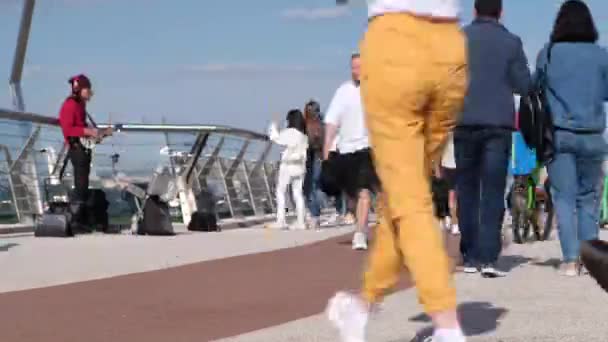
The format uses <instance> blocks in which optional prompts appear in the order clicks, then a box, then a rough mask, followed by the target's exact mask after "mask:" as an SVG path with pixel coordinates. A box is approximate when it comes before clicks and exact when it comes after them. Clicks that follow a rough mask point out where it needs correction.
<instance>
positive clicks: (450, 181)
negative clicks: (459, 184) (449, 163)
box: [441, 167, 456, 190]
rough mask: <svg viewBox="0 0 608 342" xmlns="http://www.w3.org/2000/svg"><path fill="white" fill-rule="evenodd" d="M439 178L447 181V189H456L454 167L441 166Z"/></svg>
mask: <svg viewBox="0 0 608 342" xmlns="http://www.w3.org/2000/svg"><path fill="white" fill-rule="evenodd" d="M441 178H442V179H443V180H445V182H446V183H447V185H448V189H450V190H456V169H449V168H446V167H442V168H441Z"/></svg>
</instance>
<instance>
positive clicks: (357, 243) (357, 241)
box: [353, 232, 367, 251]
mask: <svg viewBox="0 0 608 342" xmlns="http://www.w3.org/2000/svg"><path fill="white" fill-rule="evenodd" d="M353 249H354V250H356V251H364V250H367V238H366V237H365V234H363V233H361V232H356V233H355V235H354V236H353Z"/></svg>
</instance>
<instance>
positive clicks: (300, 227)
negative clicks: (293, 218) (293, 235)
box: [289, 223, 307, 230]
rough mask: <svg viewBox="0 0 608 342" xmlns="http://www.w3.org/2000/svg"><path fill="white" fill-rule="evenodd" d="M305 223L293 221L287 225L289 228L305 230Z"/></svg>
mask: <svg viewBox="0 0 608 342" xmlns="http://www.w3.org/2000/svg"><path fill="white" fill-rule="evenodd" d="M306 229H307V227H306V224H305V223H294V224H293V225H291V227H289V230H306Z"/></svg>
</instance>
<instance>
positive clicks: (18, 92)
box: [9, 0, 42, 218]
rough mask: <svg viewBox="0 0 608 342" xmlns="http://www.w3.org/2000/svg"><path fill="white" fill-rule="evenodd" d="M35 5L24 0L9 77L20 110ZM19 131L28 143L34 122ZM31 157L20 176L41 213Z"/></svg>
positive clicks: (20, 125)
mask: <svg viewBox="0 0 608 342" xmlns="http://www.w3.org/2000/svg"><path fill="white" fill-rule="evenodd" d="M35 6H36V0H24V1H23V10H22V12H21V22H20V24H19V34H18V36H17V45H16V47H15V55H14V57H13V66H12V68H11V75H10V79H9V89H10V92H11V98H12V100H13V107H14V108H15V110H17V111H19V112H24V111H25V100H24V98H23V90H22V88H21V79H22V76H23V65H24V63H25V56H26V54H27V46H28V42H29V38H30V30H31V27H32V17H33V15H34V8H35ZM19 131H20V133H21V135H22V136H23V137H24V141H23V142H24V143H26V141H27V139H28V138H27V137H29V136H31V135H32V124H31V123H29V122H22V123H20V124H19ZM29 159H30V160H31V162H30V163H26V164H24V165H23V170H22V171H23V172H22V175H21V177H20V178H21V180H20V181H21V182H23V183H24V184H31V187H32V188H31V189H27V188H25V191H26V192H30V195H31V199H30V201H31V202H30V203H29V205H30V206H32V207H34V208H35V210H34V212H37V213H39V212H41V210H42V198H41V195H40V186H39V184H38V175H37V170H36V164H35V157H34V156H33V155H32V156H30V157H29ZM32 202H34V203H32ZM22 218H23V217H22Z"/></svg>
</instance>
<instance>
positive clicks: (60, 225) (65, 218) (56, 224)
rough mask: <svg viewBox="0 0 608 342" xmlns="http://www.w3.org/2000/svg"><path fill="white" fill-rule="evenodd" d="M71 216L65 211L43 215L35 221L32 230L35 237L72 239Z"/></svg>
mask: <svg viewBox="0 0 608 342" xmlns="http://www.w3.org/2000/svg"><path fill="white" fill-rule="evenodd" d="M70 220H71V214H70V213H69V212H68V211H66V212H63V213H50V212H48V213H44V214H42V216H41V217H40V218H39V219H38V220H37V222H36V226H35V228H34V236H36V237H63V238H65V237H72V236H74V234H73V233H72V229H71V228H70Z"/></svg>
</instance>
